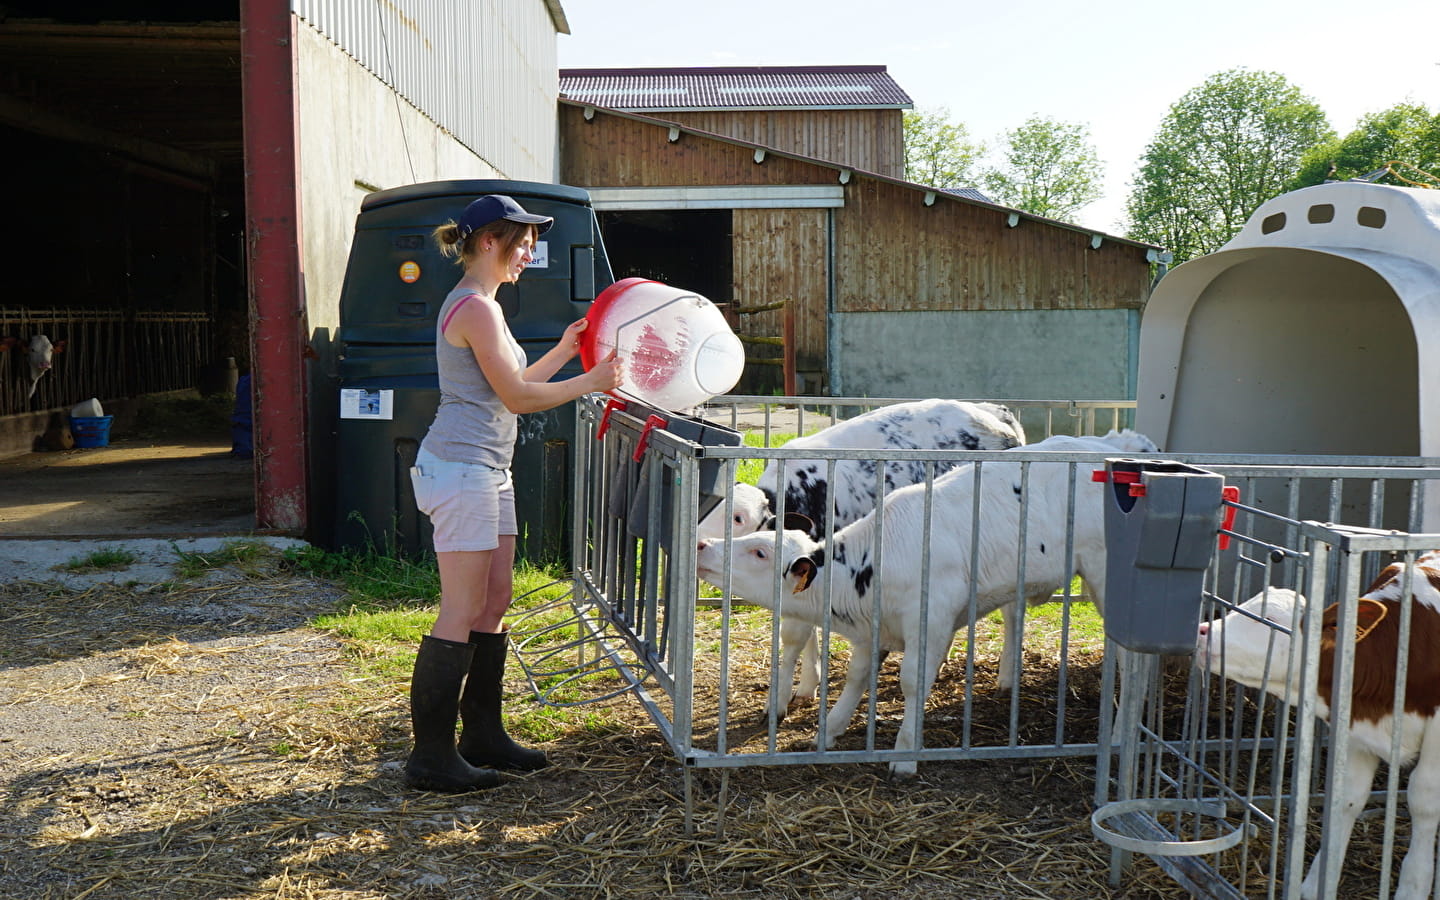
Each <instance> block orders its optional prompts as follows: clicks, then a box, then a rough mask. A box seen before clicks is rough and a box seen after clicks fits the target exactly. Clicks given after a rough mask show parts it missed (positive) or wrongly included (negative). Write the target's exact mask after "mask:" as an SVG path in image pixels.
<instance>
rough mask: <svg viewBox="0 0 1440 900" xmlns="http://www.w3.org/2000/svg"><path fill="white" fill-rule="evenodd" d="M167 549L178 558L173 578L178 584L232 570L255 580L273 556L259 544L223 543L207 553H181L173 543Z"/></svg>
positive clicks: (250, 542) (258, 542) (272, 553)
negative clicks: (222, 570)
mask: <svg viewBox="0 0 1440 900" xmlns="http://www.w3.org/2000/svg"><path fill="white" fill-rule="evenodd" d="M170 546H171V548H173V549H174V551H175V555H176V556H177V557H179V561H178V562H176V563H175V574H176V575H177V576H178V577H179V578H180V580H182V581H188V580H190V579H194V578H200V577H202V576H204V575H208V574H210V573H211V572H213V571H215V570H216V569H225V568H232V567H233V568H234V569H236V570H238V571H240V572H242V573H244V574H245V575H246V576H248V577H250V578H259V577H260V576H262V575H263V574H265V563H266V562H268V561H269V560H270V559H271V558H272V557H273V556H274V554H275V550H274V549H273V548H272V547H270V545H269V544H266V543H264V542H263V541H247V540H238V541H226V542H225V543H224V544H222V545H221V546H220V549H218V550H212V551H210V552H209V553H194V552H190V551H187V550H181V549H180V547H179V545H178V544H173V543H172V544H171V545H170Z"/></svg>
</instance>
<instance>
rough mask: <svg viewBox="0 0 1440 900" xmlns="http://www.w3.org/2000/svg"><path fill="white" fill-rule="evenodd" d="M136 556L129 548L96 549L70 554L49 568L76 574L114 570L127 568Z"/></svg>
mask: <svg viewBox="0 0 1440 900" xmlns="http://www.w3.org/2000/svg"><path fill="white" fill-rule="evenodd" d="M137 558H138V557H136V556H135V554H134V553H131V552H130V551H129V550H122V549H118V548H116V549H106V550H96V551H94V552H92V553H88V554H86V555H85V556H72V557H70V559H68V560H66V561H65V562H63V563H61V564H60V565H58V566H52V567H51V569H52V570H53V571H56V572H73V573H76V574H80V573H85V572H116V571H119V570H121V569H128V568H129V567H130V566H131V565H133V564H134V563H135V560H136V559H137Z"/></svg>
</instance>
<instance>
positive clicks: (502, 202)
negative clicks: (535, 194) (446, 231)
mask: <svg viewBox="0 0 1440 900" xmlns="http://www.w3.org/2000/svg"><path fill="white" fill-rule="evenodd" d="M500 219H507V220H509V221H511V222H523V223H525V224H526V225H534V226H535V230H536V231H537V232H539V233H540V234H544V233H545V232H547V231H549V230H550V226H551V225H554V224H555V220H554V219H552V218H550V217H549V216H537V215H535V214H534V213H527V212H526V211H525V208H524V207H522V206H521V205H520V204H518V203H516V202H515V201H514V200H512V199H510V198H509V197H507V196H505V195H504V194H486V195H485V196H483V197H481V198H480V199H478V200H475V201H473V202H471V204H470V205H469V206H467V207H465V211H464V212H463V213H461V214H460V221H459V222H458V223H457V224H458V225H459V226H460V239H461V240H464V239H465V238H467V237H469V236H470V235H471V234H473V233H474V232H476V231H478V230H480V229H481V228H484V227H485V226H486V225H489V224H490V223H491V222H496V221H499V220H500Z"/></svg>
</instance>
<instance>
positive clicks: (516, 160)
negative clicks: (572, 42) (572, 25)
mask: <svg viewBox="0 0 1440 900" xmlns="http://www.w3.org/2000/svg"><path fill="white" fill-rule="evenodd" d="M292 9H293V11H294V13H295V15H297V16H298V17H299V18H301V19H303V20H304V21H305V22H306V23H308V24H309V25H310V26H311V27H313V28H315V29H316V30H317V31H319V32H320V33H321V34H323V35H325V36H326V37H327V38H329V39H330V40H332V41H334V42H335V43H336V45H337V46H339V47H340V48H341V49H343V50H344V51H345V52H346V53H348V54H349V55H350V56H352V57H353V58H354V59H355V60H356V62H358V63H359V64H360V65H362V66H363V67H364V68H365V69H366V70H367V71H369V72H370V73H372V74H373V75H375V77H377V78H379V79H380V80H381V81H382V82H384V83H385V84H387V85H389V86H390V87H391V88H392V89H394V91H395V93H396V94H398V95H399V96H401V97H403V98H404V99H405V100H407V101H408V102H409V103H410V104H411V105H412V106H414V107H415V108H416V109H418V110H420V111H421V112H423V113H424V114H425V115H427V116H429V117H430V118H431V119H432V120H434V122H435V123H436V124H437V125H439V126H440V127H441V128H444V129H445V130H446V131H448V132H450V133H451V134H453V135H454V136H455V138H456V139H457V140H459V141H460V142H461V143H462V144H464V145H465V146H467V147H469V148H470V149H471V150H472V151H473V152H474V153H475V154H476V155H477V156H480V157H481V158H483V159H484V160H486V161H487V162H489V163H490V164H491V165H493V166H495V167H496V168H498V169H500V170H501V171H502V172H504V173H506V174H507V175H508V176H510V177H512V178H528V179H532V180H537V181H548V180H550V179H551V177H552V175H553V174H554V166H553V165H552V163H551V158H552V156H553V154H554V148H555V101H556V96H557V82H556V76H555V73H556V71H557V60H556V48H555V35H556V31H555V24H554V21H553V20H552V19H551V17H550V13H549V11H548V10H547V8H546V6H545V3H544V2H543V0H485V2H482V3H477V4H473V5H464V6H462V5H461V4H456V3H454V2H452V0H393V2H388V3H385V4H380V3H365V4H355V3H347V2H342V0H292Z"/></svg>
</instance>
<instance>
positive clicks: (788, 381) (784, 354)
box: [780, 301, 797, 397]
mask: <svg viewBox="0 0 1440 900" xmlns="http://www.w3.org/2000/svg"><path fill="white" fill-rule="evenodd" d="M781 339H782V340H784V341H785V343H784V344H782V345H781V347H780V357H781V359H782V360H783V362H782V363H781V365H783V366H784V378H785V396H787V397H794V396H795V395H796V393H797V391H796V390H795V304H793V303H790V302H789V301H786V303H785V312H784V331H782V332H781Z"/></svg>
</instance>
